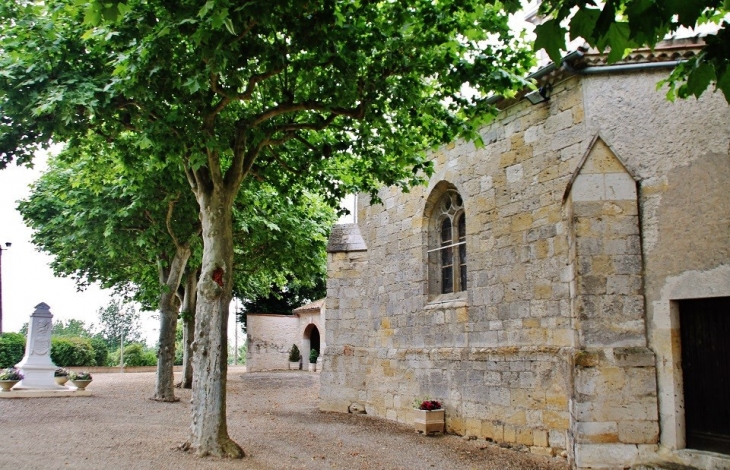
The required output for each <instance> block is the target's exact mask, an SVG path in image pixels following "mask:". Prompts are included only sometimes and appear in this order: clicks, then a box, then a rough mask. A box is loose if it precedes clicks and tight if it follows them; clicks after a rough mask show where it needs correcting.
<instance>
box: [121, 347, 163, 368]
mask: <svg viewBox="0 0 730 470" xmlns="http://www.w3.org/2000/svg"><path fill="white" fill-rule="evenodd" d="M110 357H111V358H112V363H113V364H114V365H117V366H118V365H119V350H118V349H117V350H116V351H114V352H113V353H112V354H110ZM156 365H157V354H156V353H155V350H154V349H150V348H148V347H146V346H145V345H143V344H140V343H131V344H125V345H124V366H125V367H141V366H156Z"/></svg>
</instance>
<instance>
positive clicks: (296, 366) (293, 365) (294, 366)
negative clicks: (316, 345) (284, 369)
mask: <svg viewBox="0 0 730 470" xmlns="http://www.w3.org/2000/svg"><path fill="white" fill-rule="evenodd" d="M289 370H299V361H297V362H289Z"/></svg>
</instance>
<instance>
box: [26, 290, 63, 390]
mask: <svg viewBox="0 0 730 470" xmlns="http://www.w3.org/2000/svg"><path fill="white" fill-rule="evenodd" d="M52 328H53V314H51V308H50V307H49V306H48V305H46V304H45V303H43V302H41V303H39V304H38V305H36V306H35V311H34V312H33V313H32V314H31V315H30V322H29V323H28V339H27V341H26V344H25V356H24V357H23V360H22V361H20V362H19V363H18V364H16V365H15V367H17V368H18V369H20V370H21V372H23V375H24V376H25V378H24V379H23V380H22V381H21V382H20V383H19V384H18V386H17V387H16V388H33V389H59V388H62V387H59V386H58V385H56V381H55V379H54V378H53V375H54V372H55V370H56V366H55V365H54V364H53V361H51V329H52Z"/></svg>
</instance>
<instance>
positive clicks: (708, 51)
mask: <svg viewBox="0 0 730 470" xmlns="http://www.w3.org/2000/svg"><path fill="white" fill-rule="evenodd" d="M576 7H577V8H576ZM540 11H541V13H542V14H545V15H546V16H549V19H548V20H547V21H546V22H544V23H543V24H541V25H540V26H537V27H536V28H535V33H536V35H537V39H536V40H535V44H534V48H535V50H539V49H545V51H547V53H548V55H549V56H550V58H551V59H552V60H553V61H555V62H558V61H559V60H560V56H561V54H562V51H564V50H565V47H566V46H565V37H566V34H568V32H569V33H570V38H571V39H576V38H578V37H581V38H583V39H584V40H585V41H586V42H587V43H588V44H590V45H591V46H593V47H596V48H598V49H599V50H601V51H603V50H606V49H609V54H608V61H609V62H616V61H618V60H621V59H622V58H623V57H624V56H625V55H626V53H627V52H628V51H630V50H631V49H635V48H638V47H642V46H645V47H651V48H653V47H654V46H655V45H656V44H657V43H658V42H659V41H661V40H662V39H663V38H664V37H666V36H667V35H668V34H672V33H675V32H677V30H678V29H679V28H680V27H688V28H694V27H696V26H698V25H702V24H707V23H712V24H715V25H717V28H718V32H717V33H716V34H714V35H709V36H706V37H705V38H704V39H705V42H706V46H705V48H704V49H703V50H702V52H701V53H700V54H698V55H697V56H695V57H692V58H690V59H689V60H688V61H687V62H685V63H683V64H682V65H680V66H678V67H676V68H675V69H674V70H673V71H672V73H671V75H670V76H669V77H668V78H667V79H665V80H662V81H661V82H660V83H659V86H662V85H668V86H669V89H668V91H667V97H668V98H670V99H672V100H673V99H674V98H675V97H676V96H679V97H680V98H687V97H689V96H695V97H699V96H700V95H701V94H702V93H703V92H704V91H705V90H706V89H707V88H708V87H709V86H710V84H712V83H714V84H715V90H721V91H722V92H723V94H724V95H725V99H726V100H727V101H728V102H729V103H730V46H728V45H729V44H730V23H728V21H727V17H728V14H729V13H730V2H727V1H720V0H691V1H687V0H682V1H677V0H656V1H649V0H610V1H606V2H601V3H600V4H598V3H597V2H595V1H593V0H545V1H543V2H542V4H541V5H540ZM566 23H567V29H566V27H564V25H565V24H566Z"/></svg>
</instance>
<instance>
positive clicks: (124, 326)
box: [97, 299, 142, 349]
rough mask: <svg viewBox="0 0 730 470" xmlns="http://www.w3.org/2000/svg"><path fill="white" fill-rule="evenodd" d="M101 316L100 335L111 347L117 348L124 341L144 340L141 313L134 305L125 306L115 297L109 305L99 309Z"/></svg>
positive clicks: (98, 312) (98, 313)
mask: <svg viewBox="0 0 730 470" xmlns="http://www.w3.org/2000/svg"><path fill="white" fill-rule="evenodd" d="M97 315H98V316H99V329H100V330H99V333H98V337H99V338H101V339H103V340H104V342H106V344H107V346H108V347H109V349H115V348H117V347H119V345H120V344H121V339H122V336H124V343H125V344H126V343H134V342H138V341H141V340H142V327H141V324H140V320H139V313H138V312H137V310H136V309H135V308H134V307H131V306H127V307H124V305H123V304H122V302H121V301H120V300H118V299H113V300H112V301H111V303H110V304H109V305H107V306H106V307H104V308H100V309H99V310H98V311H97Z"/></svg>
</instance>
